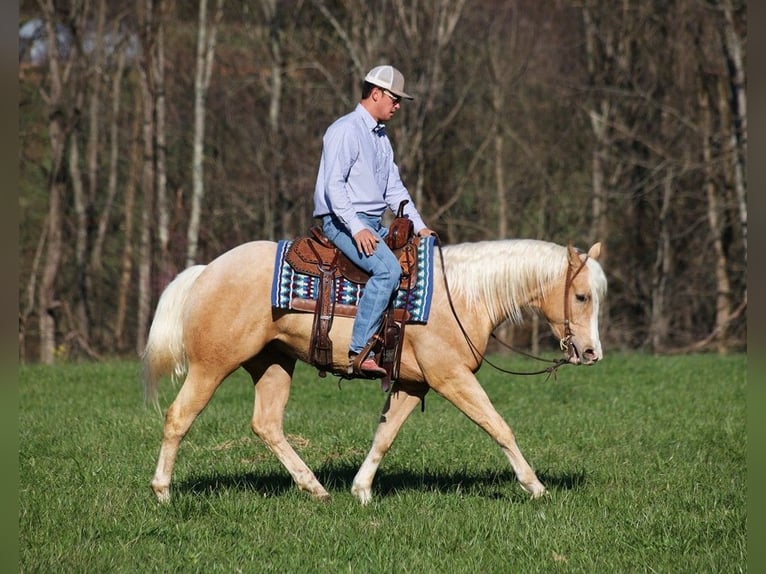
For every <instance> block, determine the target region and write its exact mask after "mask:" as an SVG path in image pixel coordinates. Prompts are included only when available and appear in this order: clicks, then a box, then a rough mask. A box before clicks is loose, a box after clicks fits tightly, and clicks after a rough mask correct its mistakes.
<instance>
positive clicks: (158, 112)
mask: <svg viewBox="0 0 766 574" xmlns="http://www.w3.org/2000/svg"><path fill="white" fill-rule="evenodd" d="M165 20H166V3H165V0H159V3H158V5H157V50H156V54H155V56H156V57H155V58H154V59H153V60H152V67H151V71H152V77H153V78H154V86H155V121H156V122H157V123H156V126H155V139H156V142H157V145H156V148H155V151H156V154H157V157H156V164H155V165H156V173H155V177H156V178H157V181H156V186H157V187H156V193H157V238H158V240H159V245H158V250H159V257H158V258H159V273H158V275H159V277H158V278H159V281H158V283H159V284H160V285H165V284H166V283H168V282H169V281H170V280H171V278H172V277H173V275H174V274H175V273H174V268H173V264H172V260H171V255H170V215H169V213H168V199H167V195H168V191H167V187H168V185H167V180H168V176H167V142H166V139H167V138H166V131H167V129H166V124H167V105H166V101H165V91H166V90H165Z"/></svg>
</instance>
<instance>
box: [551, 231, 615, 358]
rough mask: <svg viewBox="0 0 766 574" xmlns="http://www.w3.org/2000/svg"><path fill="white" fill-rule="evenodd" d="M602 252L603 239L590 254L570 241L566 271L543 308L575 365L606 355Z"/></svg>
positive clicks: (591, 249) (604, 285)
mask: <svg viewBox="0 0 766 574" xmlns="http://www.w3.org/2000/svg"><path fill="white" fill-rule="evenodd" d="M600 255H601V243H595V244H594V245H593V246H592V247H591V248H590V249H589V250H588V253H587V254H586V253H582V252H581V251H579V250H578V249H575V248H574V247H572V245H571V244H570V245H568V246H567V266H566V273H565V274H564V275H563V276H562V278H561V280H560V282H559V283H558V284H557V285H556V286H555V287H554V288H553V289H552V290H551V291H550V292H549V293H548V296H547V297H546V298H545V301H544V302H543V305H542V308H541V310H542V312H543V315H545V317H546V319H547V320H548V322H549V323H550V325H551V328H552V329H553V332H554V334H555V335H556V337H558V338H559V340H560V343H561V349H562V350H563V351H564V352H565V353H566V354H567V359H568V360H569V362H570V363H572V364H575V365H581V364H582V365H592V364H594V363H595V362H597V361H599V360H600V359H602V358H603V351H602V349H601V340H600V338H599V333H598V315H599V306H600V304H601V301H602V299H603V298H604V296H605V294H606V277H605V275H604V271H603V270H602V268H601V265H600V264H599V263H598V258H599V256H600Z"/></svg>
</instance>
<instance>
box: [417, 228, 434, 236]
mask: <svg viewBox="0 0 766 574" xmlns="http://www.w3.org/2000/svg"><path fill="white" fill-rule="evenodd" d="M429 235H436V232H435V231H434V230H433V229H428V228H427V227H424V228H423V229H421V230H420V231H418V237H428V236H429Z"/></svg>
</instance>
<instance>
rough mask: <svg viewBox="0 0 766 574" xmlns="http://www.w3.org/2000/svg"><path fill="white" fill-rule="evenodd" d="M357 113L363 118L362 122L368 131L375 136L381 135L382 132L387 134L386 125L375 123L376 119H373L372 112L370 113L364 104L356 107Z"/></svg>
mask: <svg viewBox="0 0 766 574" xmlns="http://www.w3.org/2000/svg"><path fill="white" fill-rule="evenodd" d="M356 111H357V113H358V114H359V115H360V116H361V118H362V121H363V122H364V125H365V126H366V127H367V129H368V130H370V131H371V132H374V133H375V134H377V133H379V132H380V131H381V130H383V133H385V129H386V125H385V124H381V123H379V122H377V121H375V118H373V117H372V115H371V114H370V112H368V111H367V110H366V109H365V107H364V106H363V105H362V104H357V105H356Z"/></svg>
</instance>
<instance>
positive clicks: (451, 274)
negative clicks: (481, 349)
mask: <svg viewBox="0 0 766 574" xmlns="http://www.w3.org/2000/svg"><path fill="white" fill-rule="evenodd" d="M566 254H567V252H566V247H563V246H561V245H557V244H555V243H550V242H547V241H540V240H536V239H505V240H501V241H481V242H477V243H461V244H458V245H451V246H448V247H445V248H444V258H445V268H446V272H447V282H448V284H449V287H450V289H451V290H452V291H453V292H454V293H456V294H461V295H462V296H463V297H465V299H466V302H467V304H468V305H469V306H470V307H473V308H474V309H479V308H481V307H484V308H486V311H487V313H488V315H489V317H490V319H491V320H492V322H493V323H495V324H498V323H499V322H502V321H504V320H506V319H510V320H511V321H513V322H514V323H521V322H522V320H523V316H522V311H523V310H524V308H525V307H526V305H527V304H528V302H529V301H530V299H531V298H532V297H533V296H535V295H536V294H540V293H542V294H545V293H546V292H547V291H548V290H549V289H550V288H551V287H552V286H553V285H554V283H555V282H556V281H557V280H560V279H561V276H562V273H563V272H564V270H565V269H566V265H567V256H566ZM599 269H600V267H599Z"/></svg>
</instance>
